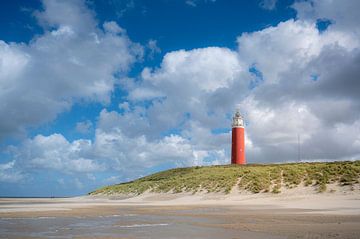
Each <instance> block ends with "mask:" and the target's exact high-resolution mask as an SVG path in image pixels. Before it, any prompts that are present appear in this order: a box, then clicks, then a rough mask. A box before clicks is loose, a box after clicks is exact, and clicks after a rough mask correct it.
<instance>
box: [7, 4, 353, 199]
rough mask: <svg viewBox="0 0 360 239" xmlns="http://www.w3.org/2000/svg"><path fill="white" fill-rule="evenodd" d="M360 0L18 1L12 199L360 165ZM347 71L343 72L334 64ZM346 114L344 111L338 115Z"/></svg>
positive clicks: (11, 49)
mask: <svg viewBox="0 0 360 239" xmlns="http://www.w3.org/2000/svg"><path fill="white" fill-rule="evenodd" d="M358 10H360V9H359V3H358V1H350V0H346V1H339V2H333V1H317V0H314V1H312V0H311V1H285V0H284V1H282V0H278V1H276V0H259V1H224V0H216V1H215V0H187V1H186V0H176V1H167V0H163V1H161V0H159V1H140V0H133V1H114V0H109V1H86V2H85V1H81V0H74V1H55V0H54V1H50V0H44V1H11V2H8V3H3V4H2V7H1V10H0V11H1V14H0V62H1V64H0V102H2V104H0V150H1V151H0V196H72V195H81V194H84V193H87V192H89V191H91V190H94V189H96V188H97V187H99V186H103V185H108V184H113V183H118V182H123V181H127V180H131V179H135V178H137V177H140V176H144V175H147V174H149V173H152V172H156V171H160V170H164V169H167V168H173V167H180V166H181V167H184V166H193V165H212V164H227V163H228V162H229V157H230V156H229V149H230V134H229V132H230V123H231V122H230V117H231V114H232V113H233V111H234V109H235V107H237V106H240V109H241V112H242V113H243V115H244V116H245V120H246V150H247V160H248V162H250V163H260V162H261V163H272V162H289V161H296V160H298V159H297V157H298V154H297V148H298V147H297V146H298V145H297V138H298V135H300V136H301V148H302V149H303V151H302V153H301V160H303V161H329V160H330V161H333V160H355V159H358V158H359V155H360V150H359V149H360V147H359V146H360V138H359V135H360V132H359V131H360V115H359V114H360V113H359V112H360V109H359V108H360V101H359V94H358V92H359V91H360V87H359V80H358V79H359V75H360V74H359V69H358V67H357V66H358V63H359V59H360V57H359V56H360V55H359V46H360V43H359V39H360V38H359V35H360V29H359V26H360V24H359V23H360V19H359V16H358V14H357V11H358ZM334 66H336V67H334ZM335 112H336V113H335Z"/></svg>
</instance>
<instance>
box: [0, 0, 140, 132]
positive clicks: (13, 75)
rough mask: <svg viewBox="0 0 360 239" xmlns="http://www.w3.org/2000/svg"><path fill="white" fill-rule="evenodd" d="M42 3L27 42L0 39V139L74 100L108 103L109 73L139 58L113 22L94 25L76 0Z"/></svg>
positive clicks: (46, 119) (43, 119)
mask: <svg viewBox="0 0 360 239" xmlns="http://www.w3.org/2000/svg"><path fill="white" fill-rule="evenodd" d="M43 5H44V10H43V11H38V12H36V14H35V15H36V17H37V19H38V20H39V21H40V23H41V24H42V26H43V30H44V33H43V34H42V35H39V36H37V37H36V38H34V39H33V40H32V41H30V43H29V44H25V43H10V44H8V43H5V42H3V41H0V59H1V61H0V62H1V63H0V92H1V94H0V101H1V102H6V104H1V105H0V138H4V137H7V136H9V135H16V134H19V133H24V131H25V129H26V128H27V127H30V126H38V125H39V124H41V123H44V122H49V121H51V120H53V119H55V117H56V116H57V115H58V114H59V113H61V112H63V111H65V110H69V109H70V108H71V106H72V104H73V103H74V102H76V101H79V100H82V101H90V100H91V101H98V102H101V103H107V102H109V100H110V98H109V97H110V93H111V92H112V91H113V88H114V84H115V83H116V82H117V81H118V79H117V78H115V77H114V74H115V73H116V74H117V75H123V74H124V73H126V72H127V70H128V69H129V66H130V65H131V64H132V63H133V62H134V61H136V60H137V59H138V58H139V57H141V56H142V47H141V46H140V45H138V44H134V43H132V42H131V41H130V40H129V39H128V37H127V36H126V34H124V32H123V30H122V29H121V28H120V27H119V26H118V25H117V24H116V23H115V22H105V23H104V31H103V30H101V29H100V28H98V27H97V26H96V25H97V22H96V20H95V18H94V14H93V13H92V12H91V11H90V10H89V9H88V8H87V6H86V5H85V4H84V3H83V2H82V1H44V3H43ZM109 56H111V57H109Z"/></svg>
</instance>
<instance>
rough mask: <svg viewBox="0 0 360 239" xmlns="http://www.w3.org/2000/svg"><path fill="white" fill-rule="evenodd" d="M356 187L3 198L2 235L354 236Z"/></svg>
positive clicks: (357, 229) (358, 229) (358, 210)
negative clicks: (353, 190) (351, 189)
mask: <svg viewBox="0 0 360 239" xmlns="http://www.w3.org/2000/svg"><path fill="white" fill-rule="evenodd" d="M358 235H360V196H359V194H358V193H345V194H341V193H333V194H331V193H325V194H303V195H301V194H300V195H294V194H286V193H284V194H282V195H272V194H243V195H241V194H236V195H220V194H197V195H191V194H185V193H184V194H169V193H168V194H152V193H145V194H143V195H140V196H137V197H131V198H127V199H121V198H120V197H89V196H84V197H74V198H2V199H0V238H241V239H246V238H255V239H256V238H259V239H260V238H359V236H358Z"/></svg>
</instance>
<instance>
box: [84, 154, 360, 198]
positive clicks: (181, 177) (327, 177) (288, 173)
mask: <svg viewBox="0 0 360 239" xmlns="http://www.w3.org/2000/svg"><path fill="white" fill-rule="evenodd" d="M359 176H360V161H351V162H350V161H345V162H326V163H288V164H248V165H244V166H239V165H223V166H204V167H198V166H197V167H189V168H175V169H170V170H166V171H163V172H159V173H155V174H152V175H149V176H146V177H143V178H139V179H137V180H134V181H131V182H126V183H120V184H116V185H111V186H106V187H103V188H100V189H98V190H96V191H94V192H91V193H89V194H90V195H97V194H101V195H115V194H132V195H139V194H142V193H144V192H145V191H150V192H161V193H166V192H171V193H180V192H191V193H197V192H206V193H210V192H216V193H225V194H228V193H230V191H231V190H232V189H233V188H234V186H236V185H237V187H238V188H239V189H240V190H245V191H249V192H252V193H261V192H271V193H281V188H282V187H287V188H294V187H296V186H298V185H299V184H301V183H303V184H304V185H305V186H314V187H316V189H317V191H318V192H325V191H326V190H327V186H326V185H327V184H329V183H338V184H339V185H340V186H345V185H353V184H357V183H359Z"/></svg>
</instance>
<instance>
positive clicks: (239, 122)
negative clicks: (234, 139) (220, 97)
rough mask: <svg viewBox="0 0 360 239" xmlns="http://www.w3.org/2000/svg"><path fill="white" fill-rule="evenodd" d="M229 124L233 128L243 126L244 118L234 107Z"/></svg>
mask: <svg viewBox="0 0 360 239" xmlns="http://www.w3.org/2000/svg"><path fill="white" fill-rule="evenodd" d="M231 126H232V127H233V128H244V118H243V117H242V116H241V114H240V109H236V112H235V115H234V116H233V121H232V125H231Z"/></svg>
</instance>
